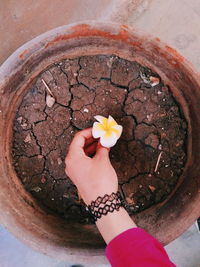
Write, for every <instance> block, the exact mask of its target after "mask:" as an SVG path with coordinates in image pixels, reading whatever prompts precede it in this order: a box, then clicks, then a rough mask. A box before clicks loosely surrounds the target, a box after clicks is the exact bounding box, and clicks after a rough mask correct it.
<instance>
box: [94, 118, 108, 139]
mask: <svg viewBox="0 0 200 267" xmlns="http://www.w3.org/2000/svg"><path fill="white" fill-rule="evenodd" d="M99 124H100V123H99V122H94V124H93V127H92V136H93V137H94V138H99V137H101V136H103V135H105V131H103V130H101V129H99V127H98V126H99Z"/></svg>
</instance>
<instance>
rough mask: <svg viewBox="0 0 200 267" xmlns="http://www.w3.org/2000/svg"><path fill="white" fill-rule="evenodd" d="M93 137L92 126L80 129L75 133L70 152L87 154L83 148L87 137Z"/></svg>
mask: <svg viewBox="0 0 200 267" xmlns="http://www.w3.org/2000/svg"><path fill="white" fill-rule="evenodd" d="M91 137H92V127H91V128H87V129H84V130H81V131H79V132H78V133H76V134H75V136H74V138H73V140H72V142H71V144H70V146H69V153H73V154H74V153H76V154H79V155H85V152H84V150H83V148H84V145H85V142H86V140H87V139H89V138H91Z"/></svg>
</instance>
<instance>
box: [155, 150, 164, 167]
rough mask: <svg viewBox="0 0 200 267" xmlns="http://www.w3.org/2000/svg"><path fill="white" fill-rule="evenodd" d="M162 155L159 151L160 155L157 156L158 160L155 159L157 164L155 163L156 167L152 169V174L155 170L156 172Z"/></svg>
mask: <svg viewBox="0 0 200 267" xmlns="http://www.w3.org/2000/svg"><path fill="white" fill-rule="evenodd" d="M162 153H163V151H161V152H160V154H159V155H158V159H157V162H156V167H155V169H154V172H157V170H158V165H159V163H160V159H161V156H162Z"/></svg>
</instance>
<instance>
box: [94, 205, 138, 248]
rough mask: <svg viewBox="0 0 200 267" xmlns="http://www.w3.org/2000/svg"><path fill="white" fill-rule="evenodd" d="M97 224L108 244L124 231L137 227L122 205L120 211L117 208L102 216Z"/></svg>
mask: <svg viewBox="0 0 200 267" xmlns="http://www.w3.org/2000/svg"><path fill="white" fill-rule="evenodd" d="M96 226H97V228H98V229H99V232H100V233H101V235H102V237H103V239H104V240H105V242H106V244H108V243H109V242H110V241H111V240H112V239H113V238H115V237H116V236H117V235H119V234H121V233H122V232H124V231H126V230H128V229H130V228H133V227H137V226H136V224H135V223H134V222H133V221H132V219H131V218H130V216H129V215H128V213H127V211H126V210H125V209H124V208H123V207H120V209H119V211H117V210H115V211H114V212H112V213H108V214H107V215H106V216H102V217H101V218H100V219H98V220H97V222H96Z"/></svg>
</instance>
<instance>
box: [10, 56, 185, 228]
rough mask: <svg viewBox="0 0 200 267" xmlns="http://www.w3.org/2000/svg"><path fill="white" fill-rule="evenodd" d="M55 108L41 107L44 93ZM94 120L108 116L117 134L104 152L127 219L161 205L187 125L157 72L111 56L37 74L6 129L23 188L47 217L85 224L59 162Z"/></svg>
mask: <svg viewBox="0 0 200 267" xmlns="http://www.w3.org/2000/svg"><path fill="white" fill-rule="evenodd" d="M44 81H45V82H46V84H47V86H48V88H49V89H50V92H51V94H52V96H53V97H54V98H55V100H56V102H55V104H54V105H53V106H52V107H48V106H47V105H46V97H47V94H49V92H48V90H47V89H46V86H45V84H44ZM95 115H103V116H108V115H111V116H113V117H114V118H115V119H116V121H117V122H118V123H119V124H121V125H122V126H123V134H122V137H121V138H120V140H119V141H118V142H117V144H116V146H115V147H113V148H112V149H111V152H110V158H111V162H112V164H113V166H114V168H115V170H116V172H117V175H118V178H119V188H120V190H121V192H122V194H123V195H124V198H125V202H126V205H127V209H128V211H129V213H130V214H131V215H132V214H134V213H137V212H140V211H142V210H144V209H147V208H149V207H150V206H152V205H155V204H156V203H159V202H161V201H163V200H165V199H166V198H167V197H168V196H169V194H170V193H171V192H172V190H173V189H174V187H175V186H176V185H177V182H178V180H179V177H180V175H181V173H182V171H183V168H184V165H185V162H186V159H187V155H186V145H187V123H186V120H185V118H184V115H183V112H182V111H181V108H180V106H179V105H178V103H177V102H176V100H175V98H174V97H173V94H172V92H171V90H170V88H169V86H168V85H167V84H164V82H163V81H162V80H161V78H160V77H159V76H158V74H156V73H153V72H152V71H151V70H150V69H148V68H146V67H144V66H141V65H140V64H138V63H137V62H130V61H127V60H125V59H122V58H119V57H116V56H114V55H110V56H105V55H97V56H85V57H81V58H77V59H66V60H64V61H62V62H59V63H56V64H54V65H52V66H50V67H49V68H48V69H46V70H44V72H43V73H41V74H40V75H39V76H38V77H37V78H36V79H35V81H34V83H33V85H32V87H31V88H30V89H29V90H28V91H27V93H26V95H25V96H24V98H23V100H22V102H21V104H20V106H19V108H18V111H17V113H16V118H15V121H14V126H13V148H12V152H13V164H14V167H15V170H16V173H17V175H18V177H19V179H20V180H21V181H22V183H23V185H24V187H25V189H26V190H27V191H28V192H30V193H31V194H32V195H33V197H34V198H35V199H37V201H38V202H39V204H40V205H41V206H43V207H44V208H47V209H48V211H49V212H53V213H56V214H59V215H60V216H62V217H64V218H65V219H67V220H68V221H76V222H80V223H91V218H90V216H89V214H88V212H87V209H86V207H85V205H84V204H83V202H82V201H81V200H80V199H79V197H78V194H77V189H76V187H75V186H74V185H73V184H72V182H71V181H70V179H69V178H68V177H67V176H66V174H65V171H64V169H65V164H64V159H65V156H66V154H67V151H68V147H69V144H70V142H71V140H72V138H73V136H74V135H75V133H76V132H77V131H79V130H80V129H84V128H86V127H91V126H92V124H93V122H94V116H95Z"/></svg>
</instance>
